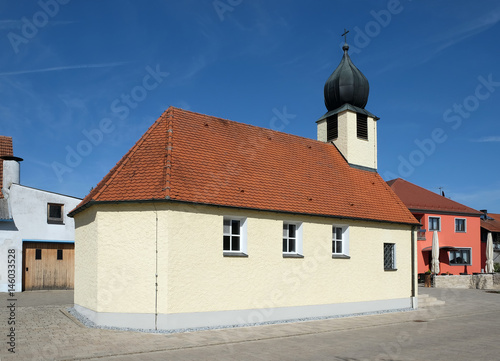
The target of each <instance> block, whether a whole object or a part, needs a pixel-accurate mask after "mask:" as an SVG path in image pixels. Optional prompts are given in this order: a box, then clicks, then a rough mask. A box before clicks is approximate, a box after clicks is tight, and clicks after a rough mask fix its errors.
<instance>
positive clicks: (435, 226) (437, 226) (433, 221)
mask: <svg viewBox="0 0 500 361" xmlns="http://www.w3.org/2000/svg"><path fill="white" fill-rule="evenodd" d="M429 231H441V217H429Z"/></svg>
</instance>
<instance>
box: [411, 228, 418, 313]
mask: <svg viewBox="0 0 500 361" xmlns="http://www.w3.org/2000/svg"><path fill="white" fill-rule="evenodd" d="M417 229H418V228H417V226H412V227H411V299H412V308H413V309H417V308H418V301H417V289H416V283H417V282H416V279H415V275H416V273H415V232H416V231H417Z"/></svg>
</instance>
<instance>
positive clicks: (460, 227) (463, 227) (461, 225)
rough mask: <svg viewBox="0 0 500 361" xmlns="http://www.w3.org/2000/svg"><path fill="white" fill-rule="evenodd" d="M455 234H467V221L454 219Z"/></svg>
mask: <svg viewBox="0 0 500 361" xmlns="http://www.w3.org/2000/svg"><path fill="white" fill-rule="evenodd" d="M455 232H461V233H465V232H467V220H466V219H465V218H455Z"/></svg>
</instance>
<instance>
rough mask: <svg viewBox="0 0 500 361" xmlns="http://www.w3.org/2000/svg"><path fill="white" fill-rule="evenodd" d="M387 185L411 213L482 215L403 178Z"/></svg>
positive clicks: (391, 181)
mask: <svg viewBox="0 0 500 361" xmlns="http://www.w3.org/2000/svg"><path fill="white" fill-rule="evenodd" d="M387 184H388V185H389V186H390V187H391V188H392V190H393V191H394V192H395V193H396V194H397V195H398V197H399V198H401V200H402V201H403V203H404V204H405V205H406V206H407V207H408V208H409V209H410V210H411V211H414V210H422V211H434V212H451V213H463V214H474V215H481V214H482V212H479V211H477V210H475V209H473V208H470V207H467V206H465V205H463V204H460V203H458V202H455V201H452V200H451V199H448V198H446V197H444V196H441V195H439V194H436V193H434V192H431V191H429V190H427V189H425V188H422V187H419V186H417V185H415V184H413V183H410V182H408V181H405V180H404V179H401V178H397V179H393V180H390V181H388V182H387Z"/></svg>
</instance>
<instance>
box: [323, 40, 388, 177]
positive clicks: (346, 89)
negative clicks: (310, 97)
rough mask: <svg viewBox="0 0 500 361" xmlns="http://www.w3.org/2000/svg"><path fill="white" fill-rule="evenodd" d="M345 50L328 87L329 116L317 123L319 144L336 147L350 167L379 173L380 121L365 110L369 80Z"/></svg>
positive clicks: (326, 103) (326, 97) (327, 82)
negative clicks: (378, 133) (378, 145)
mask: <svg viewBox="0 0 500 361" xmlns="http://www.w3.org/2000/svg"><path fill="white" fill-rule="evenodd" d="M344 35H345V33H344ZM342 49H343V50H344V56H343V57H342V60H341V61H340V64H339V66H338V67H337V69H335V71H334V72H333V73H332V75H330V77H329V78H328V79H327V81H326V83H325V89H324V94H325V106H326V109H327V112H326V114H325V115H323V116H322V117H321V118H320V119H319V120H318V121H317V122H316V123H317V125H318V140H319V141H322V142H332V143H333V144H335V146H336V147H337V148H338V150H339V151H340V152H341V153H342V155H343V156H344V158H345V159H346V160H347V162H348V163H349V165H350V166H351V167H356V168H360V169H365V170H370V171H375V172H376V171H377V120H378V119H379V118H378V117H376V116H375V115H373V114H371V113H370V112H369V111H367V110H365V106H366V103H367V102H368V93H369V91H370V87H369V84H368V80H367V79H366V77H365V76H364V75H363V73H361V71H360V70H359V69H358V68H356V66H354V64H353V63H352V61H351V58H350V57H349V54H348V50H349V45H347V43H345V44H344V46H343V47H342Z"/></svg>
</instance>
